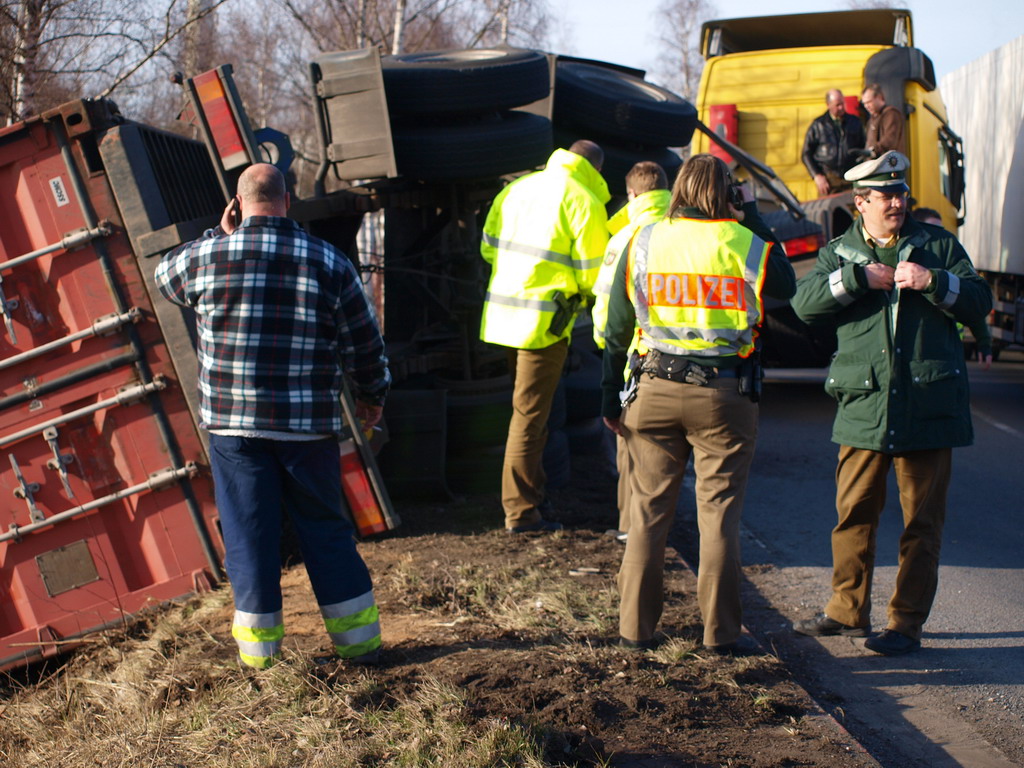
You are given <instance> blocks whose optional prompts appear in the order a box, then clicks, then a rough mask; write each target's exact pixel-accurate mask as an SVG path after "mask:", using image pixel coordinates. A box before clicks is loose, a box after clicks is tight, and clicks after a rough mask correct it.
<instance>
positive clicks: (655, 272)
mask: <svg viewBox="0 0 1024 768" xmlns="http://www.w3.org/2000/svg"><path fill="white" fill-rule="evenodd" d="M769 248H770V246H769V244H768V243H766V242H765V241H764V240H762V239H761V238H759V237H757V236H756V235H754V233H753V232H751V231H750V230H749V229H747V228H746V227H744V226H742V225H741V224H740V223H739V222H737V221H732V220H710V219H709V220H702V219H687V218H681V217H680V218H675V219H670V220H668V221H663V222H660V223H658V224H651V225H649V226H647V227H645V228H643V229H642V230H640V232H639V233H638V234H637V235H636V237H635V238H633V242H632V244H631V245H630V248H629V257H630V259H631V267H632V268H631V270H630V274H631V280H630V281H629V283H628V285H627V289H628V291H629V294H630V298H631V299H632V301H633V304H634V306H635V307H636V318H637V324H638V326H639V328H638V331H637V332H638V333H642V334H643V339H644V343H645V344H646V345H647V346H648V347H651V348H653V349H657V350H659V351H660V352H663V353H666V354H673V355H681V354H685V355H696V356H715V357H719V356H722V355H729V354H733V355H739V356H740V357H747V356H748V355H750V353H751V352H753V350H754V328H755V326H757V324H758V323H760V322H761V317H762V302H761V286H762V284H763V282H764V278H765V267H766V265H767V262H768V251H769Z"/></svg>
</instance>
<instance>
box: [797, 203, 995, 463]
mask: <svg viewBox="0 0 1024 768" xmlns="http://www.w3.org/2000/svg"><path fill="white" fill-rule="evenodd" d="M896 255H897V260H898V262H899V261H910V262H913V263H915V264H919V265H920V266H922V267H925V268H926V269H929V270H931V272H932V276H933V280H932V285H931V286H930V287H929V288H927V289H926V290H924V291H914V290H910V289H905V290H901V289H899V288H895V287H894V288H893V289H892V290H891V291H886V290H882V289H874V288H870V287H869V286H868V283H867V278H866V276H865V273H864V268H865V267H866V266H868V265H870V264H873V263H876V262H878V255H877V252H876V251H875V250H874V249H873V248H872V247H871V246H870V245H868V244H867V242H865V239H864V232H863V229H862V228H861V227H859V226H853V227H850V228H849V229H848V230H846V232H845V233H844V234H842V235H841V236H840V237H838V238H836V239H835V240H833V241H832V242H830V243H829V244H828V245H826V246H825V247H824V248H822V249H821V250H820V251H819V252H818V259H817V261H816V262H815V265H814V268H813V269H812V270H811V271H810V272H808V273H807V274H806V275H804V276H803V277H802V278H801V279H800V283H799V286H798V288H797V292H796V296H794V297H793V310H794V311H795V312H796V315H797V317H799V318H800V319H801V320H803V321H804V322H805V323H807V324H808V325H811V326H822V327H826V328H835V329H836V337H837V340H838V343H839V347H838V351H837V353H836V355H835V356H834V357H833V359H832V364H831V365H830V367H829V372H828V378H827V379H826V382H825V390H826V391H827V392H828V393H829V394H830V395H832V397H834V398H835V399H836V403H837V406H838V407H837V409H836V419H835V423H834V425H833V428H832V440H833V442H836V443H839V444H840V445H848V446H851V447H853V448H864V449H867V450H871V451H881V452H882V453H889V454H896V453H903V452H906V451H923V450H934V449H936V448H949V447H957V446H962V445H970V444H971V443H972V442H973V440H974V428H973V425H972V423H971V402H970V390H969V386H968V376H967V366H966V365H965V364H964V351H963V346H962V344H961V342H960V334H959V332H958V331H957V328H956V324H957V322H960V323H964V324H965V325H969V326H970V325H973V324H976V323H980V322H984V320H985V317H986V316H987V315H988V313H989V311H990V310H991V309H992V289H991V288H990V287H989V286H988V284H987V283H986V282H985V280H984V279H982V278H981V277H980V276H979V275H978V273H977V272H976V271H975V269H974V265H973V264H972V263H971V260H970V258H969V257H968V255H967V252H966V251H964V248H963V246H962V245H961V244H960V242H959V241H958V240H957V239H956V238H955V237H954V236H953V235H951V234H950V233H948V232H946V231H944V230H943V229H941V228H940V227H930V226H927V225H923V224H919V223H918V222H916V221H914V219H913V218H911V217H910V216H907V217H906V219H905V220H904V222H903V226H902V228H901V229H900V233H899V240H898V241H897V243H896ZM898 262H897V263H898Z"/></svg>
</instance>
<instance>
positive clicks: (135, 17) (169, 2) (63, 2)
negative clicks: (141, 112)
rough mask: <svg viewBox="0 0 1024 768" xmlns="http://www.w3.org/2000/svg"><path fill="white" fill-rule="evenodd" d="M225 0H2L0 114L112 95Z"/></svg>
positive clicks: (9, 116)
mask: <svg viewBox="0 0 1024 768" xmlns="http://www.w3.org/2000/svg"><path fill="white" fill-rule="evenodd" d="M224 2H226V0H206V2H205V4H204V6H203V7H202V8H201V9H199V10H197V11H196V13H195V14H194V15H193V16H191V17H186V16H185V15H184V9H183V5H184V3H183V2H182V0H0V75H2V76H3V80H4V84H3V89H2V90H0V99H2V100H3V101H2V103H0V115H2V116H3V118H4V119H5V120H6V121H7V122H13V121H15V120H18V119H21V118H22V117H24V116H25V115H26V114H28V113H29V112H37V111H40V110H42V109H45V108H46V107H49V106H52V105H54V104H57V103H60V102H61V101H63V100H66V99H68V98H74V97H76V96H80V95H82V94H86V95H103V96H107V95H109V94H110V93H112V92H113V91H114V90H115V89H117V88H119V87H120V86H122V85H123V84H124V83H125V82H126V81H128V80H129V79H130V78H133V77H134V76H135V75H136V73H138V72H139V71H140V70H142V69H143V68H144V67H146V65H147V64H149V63H150V62H151V61H153V60H154V59H155V58H157V57H158V56H159V55H160V54H161V53H162V52H163V51H164V50H165V49H166V48H167V46H168V45H169V44H170V43H171V42H172V41H173V40H175V39H176V38H177V37H178V36H179V35H181V34H182V32H183V31H185V30H186V29H188V28H189V27H191V26H192V25H194V24H196V23H198V21H199V20H201V19H203V18H204V17H206V16H208V15H209V14H211V13H213V11H214V10H215V9H216V8H217V7H219V6H220V5H222V4H223V3H224Z"/></svg>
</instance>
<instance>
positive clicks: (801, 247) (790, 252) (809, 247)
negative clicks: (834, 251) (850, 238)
mask: <svg viewBox="0 0 1024 768" xmlns="http://www.w3.org/2000/svg"><path fill="white" fill-rule="evenodd" d="M824 244H825V238H824V237H822V236H821V235H805V236H803V237H794V238H793V239H792V240H786V241H784V242H783V243H782V247H783V248H784V249H785V251H786V255H787V256H788V257H789V258H791V259H792V258H793V257H794V256H802V255H803V254H805V253H814V252H815V251H817V250H818V249H819V248H821V246H823V245H824Z"/></svg>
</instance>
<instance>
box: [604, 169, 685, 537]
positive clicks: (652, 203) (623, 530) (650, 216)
mask: <svg viewBox="0 0 1024 768" xmlns="http://www.w3.org/2000/svg"><path fill="white" fill-rule="evenodd" d="M626 198H627V200H628V202H627V203H626V205H625V206H623V207H622V208H621V209H620V210H619V211H618V212H617V213H616V214H615V215H614V216H612V217H611V218H610V219H609V220H608V230H609V232H611V233H612V237H611V239H610V240H609V241H608V248H607V249H606V250H605V255H604V263H603V264H602V265H601V270H600V272H599V273H598V276H597V283H596V284H595V285H594V307H593V309H592V310H591V316H592V318H593V321H594V343H595V344H596V345H597V348H598V349H604V332H605V326H606V325H607V323H608V295H609V294H610V293H611V288H612V279H613V278H614V277H615V271H616V269H617V268H618V266H619V260H620V259H621V258H622V257H623V255H625V252H626V246H627V245H629V240H630V238H632V237H633V235H634V233H636V231H637V230H638V229H640V228H641V227H644V226H647V225H648V224H653V223H654V222H656V221H661V220H662V219H663V218H665V214H666V212H667V211H668V203H669V191H668V176H667V175H666V174H665V169H664V168H662V167H661V166H660V165H658V164H657V163H654V162H651V161H649V160H644V161H641V162H639V163H637V164H636V165H634V166H633V167H632V168H630V169H629V172H628V173H627V174H626ZM645 351H646V350H645V348H643V347H642V346H641V347H640V348H639V349H635V350H630V367H632V366H635V365H638V364H639V359H640V357H642V355H643V354H644V352H645ZM634 352H635V353H636V354H635V358H634V355H633V353H634ZM627 375H628V374H627ZM615 466H616V468H617V469H618V472H619V480H618V486H617V487H618V494H617V502H618V508H619V522H618V528H616V529H614V530H613V531H610V533H612V534H613V535H614V536H615V538H616V540H617V541H619V542H620V543H623V544H624V543H625V541H626V537H627V536H628V532H629V482H630V481H629V467H630V464H629V451H627V450H626V442H625V440H623V439H622V437H621V436H619V435H616V436H615Z"/></svg>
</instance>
